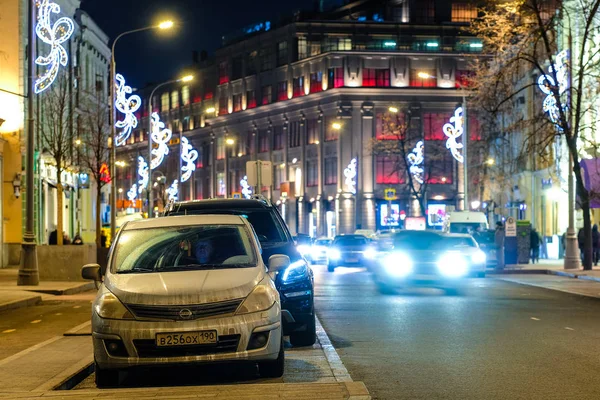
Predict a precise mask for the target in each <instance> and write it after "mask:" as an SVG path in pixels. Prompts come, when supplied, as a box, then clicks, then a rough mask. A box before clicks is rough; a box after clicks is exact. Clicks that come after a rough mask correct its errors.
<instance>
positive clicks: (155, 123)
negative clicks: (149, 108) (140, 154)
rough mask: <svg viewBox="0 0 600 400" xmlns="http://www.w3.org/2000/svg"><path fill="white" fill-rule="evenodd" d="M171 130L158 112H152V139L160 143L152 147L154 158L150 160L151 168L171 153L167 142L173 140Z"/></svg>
mask: <svg viewBox="0 0 600 400" xmlns="http://www.w3.org/2000/svg"><path fill="white" fill-rule="evenodd" d="M171 136H172V133H171V130H170V129H167V128H165V123H164V122H162V121H161V120H160V116H159V115H158V114H157V113H152V141H153V142H154V143H156V144H157V145H158V147H157V148H156V149H152V160H151V161H150V169H156V168H157V167H158V166H159V165H160V164H161V163H162V162H163V160H164V159H165V156H166V155H167V154H169V146H168V145H167V143H169V141H170V140H171Z"/></svg>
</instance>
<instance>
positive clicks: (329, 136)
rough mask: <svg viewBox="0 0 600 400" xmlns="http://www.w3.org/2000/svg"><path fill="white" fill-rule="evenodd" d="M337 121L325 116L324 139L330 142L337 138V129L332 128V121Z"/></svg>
mask: <svg viewBox="0 0 600 400" xmlns="http://www.w3.org/2000/svg"><path fill="white" fill-rule="evenodd" d="M334 122H338V119H337V118H329V117H328V118H325V141H326V142H331V141H333V140H337V139H338V134H339V130H337V129H334V128H333V126H332V125H333V123H334Z"/></svg>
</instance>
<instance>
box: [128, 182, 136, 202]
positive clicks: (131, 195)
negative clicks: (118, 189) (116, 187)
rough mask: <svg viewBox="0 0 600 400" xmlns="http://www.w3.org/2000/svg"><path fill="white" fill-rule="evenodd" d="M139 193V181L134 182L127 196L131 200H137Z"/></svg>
mask: <svg viewBox="0 0 600 400" xmlns="http://www.w3.org/2000/svg"><path fill="white" fill-rule="evenodd" d="M137 195H138V186H137V183H134V184H133V186H132V187H131V189H129V191H128V192H127V198H128V199H129V201H135V199H136V198H137Z"/></svg>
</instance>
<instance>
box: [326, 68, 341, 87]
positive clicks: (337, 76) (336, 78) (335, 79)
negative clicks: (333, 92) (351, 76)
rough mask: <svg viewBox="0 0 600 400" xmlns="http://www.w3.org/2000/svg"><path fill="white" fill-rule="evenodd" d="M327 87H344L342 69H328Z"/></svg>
mask: <svg viewBox="0 0 600 400" xmlns="http://www.w3.org/2000/svg"><path fill="white" fill-rule="evenodd" d="M329 86H330V87H333V88H341V87H344V68H341V67H340V68H329Z"/></svg>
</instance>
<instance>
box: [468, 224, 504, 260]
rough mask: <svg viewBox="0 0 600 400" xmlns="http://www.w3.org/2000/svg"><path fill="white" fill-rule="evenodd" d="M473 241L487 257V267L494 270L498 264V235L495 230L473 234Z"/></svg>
mask: <svg viewBox="0 0 600 400" xmlns="http://www.w3.org/2000/svg"><path fill="white" fill-rule="evenodd" d="M473 239H475V241H476V242H477V244H479V248H480V249H481V250H482V251H483V252H484V253H485V255H486V257H487V267H488V268H494V267H495V266H496V264H497V260H498V259H497V256H496V233H495V232H494V231H493V230H485V231H478V232H475V233H473Z"/></svg>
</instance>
